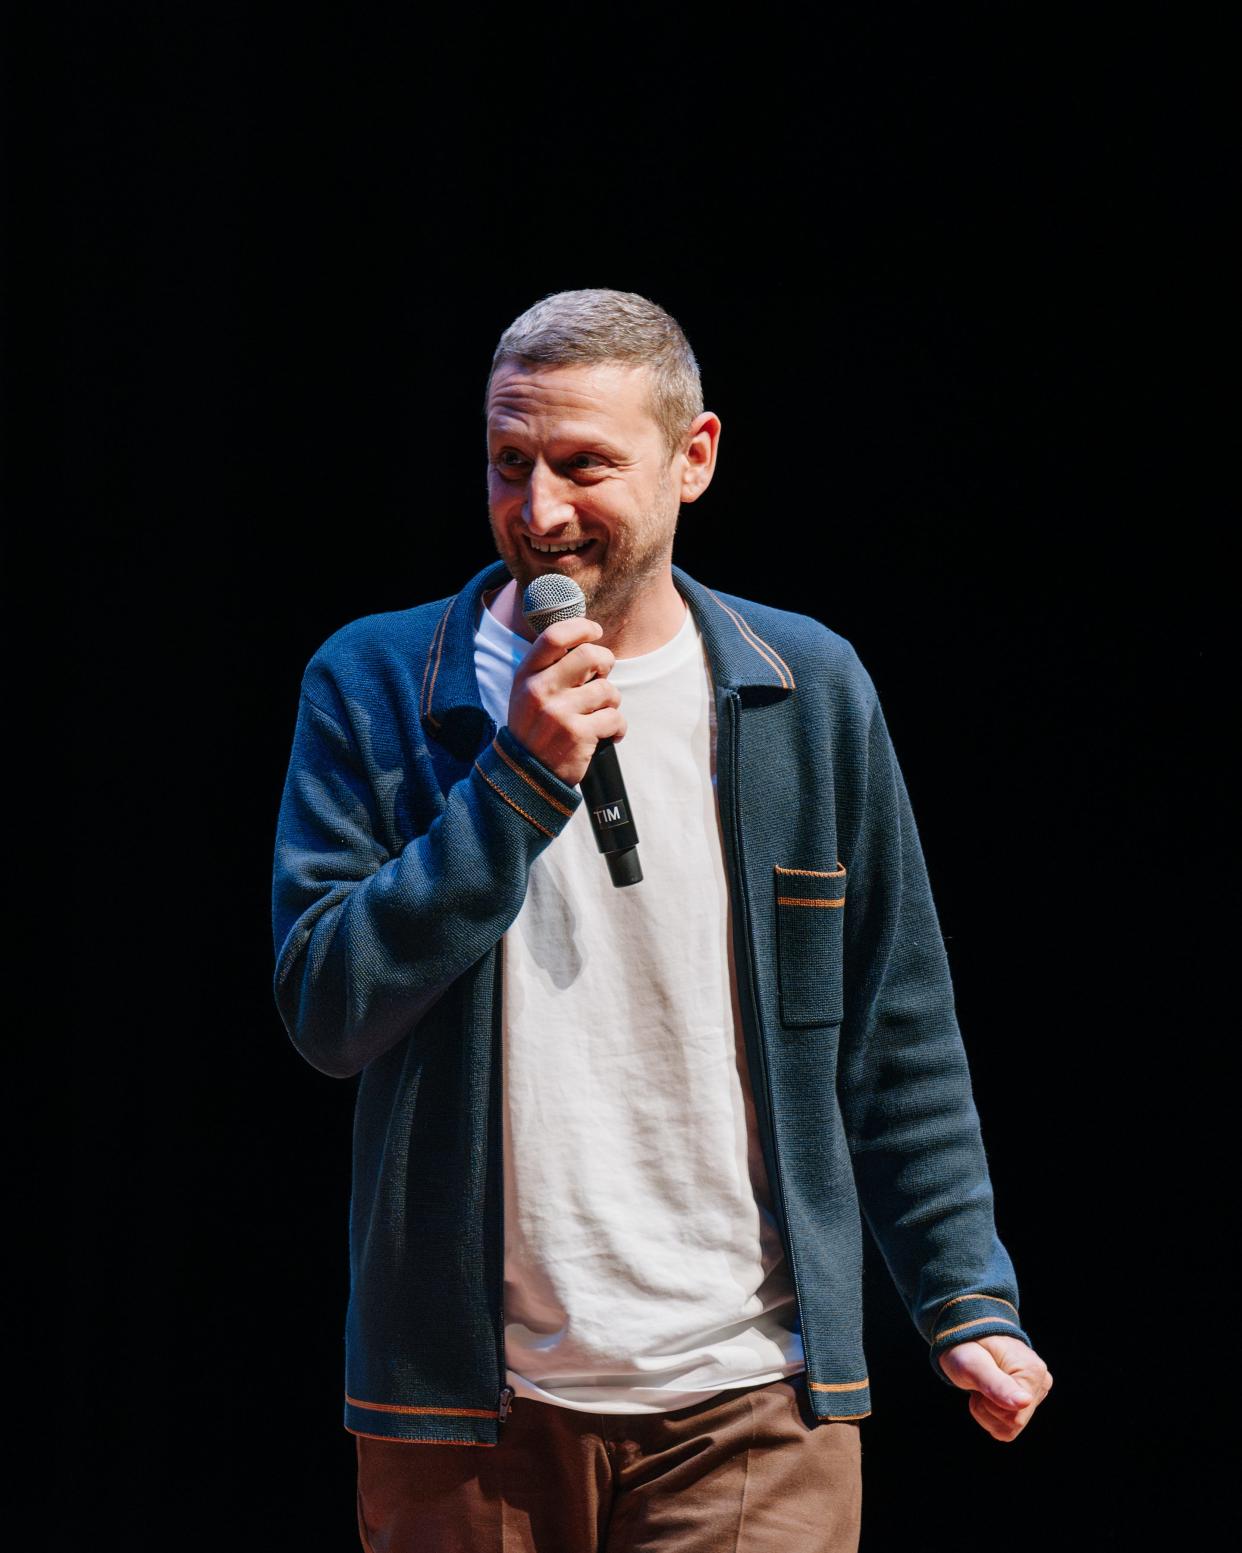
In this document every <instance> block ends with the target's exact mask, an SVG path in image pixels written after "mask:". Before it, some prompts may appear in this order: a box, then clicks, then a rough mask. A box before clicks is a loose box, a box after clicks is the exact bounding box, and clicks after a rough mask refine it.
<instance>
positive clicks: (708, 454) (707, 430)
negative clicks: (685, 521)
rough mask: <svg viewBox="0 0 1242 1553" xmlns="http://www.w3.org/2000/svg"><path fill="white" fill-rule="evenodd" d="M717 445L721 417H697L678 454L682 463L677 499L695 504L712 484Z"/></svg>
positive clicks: (709, 412)
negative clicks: (678, 497)
mask: <svg viewBox="0 0 1242 1553" xmlns="http://www.w3.org/2000/svg"><path fill="white" fill-rule="evenodd" d="M719 446H720V417H719V416H718V415H714V414H713V413H712V412H711V410H704V411H703V413H702V415H696V416H695V418H694V420H692V421H691V422H690V426H689V428H688V430H687V431H686V440H685V443H684V444H683V446H682V451H681V453H680V455H679V458H680V462H681V490H680V492H679V496H680V499H681V500H682V501H683V502H687V501H698V499H699V497H700V496H702V494H703V492H704V491H705V490H706V489H707V487H708V486H709V485H710V484H711V483H712V476H713V475H714V474H715V472H716V450H717V449H718V447H719Z"/></svg>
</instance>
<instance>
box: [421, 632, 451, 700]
mask: <svg viewBox="0 0 1242 1553" xmlns="http://www.w3.org/2000/svg"><path fill="white" fill-rule="evenodd" d="M449 608H450V609H451V608H452V605H450V606H449ZM447 619H448V610H447V609H446V610H445V611H444V613H443V614H442V615H441V616H440V618H439V620H437V621H436V628H435V630H434V631H433V632H432V633H431V641H430V642H429V643H428V644H427V662H426V663H425V664H424V665H423V687H422V689H421V690H420V691H419V693H418V710H419V711H420V712H421V713H422V715H423V716H424V717H429V716H430V715H431V700H430V698H429V696H428V695H427V676H428V674H430V673H431V649H432V648H433V647H434V646H435V645H436V638H437V637H438V636H439V634H440V631H441V628H442V627H443V625H444V622H445V621H446V620H447Z"/></svg>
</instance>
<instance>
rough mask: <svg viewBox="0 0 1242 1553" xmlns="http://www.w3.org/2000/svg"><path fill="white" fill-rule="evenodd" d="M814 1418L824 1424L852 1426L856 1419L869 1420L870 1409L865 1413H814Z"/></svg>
mask: <svg viewBox="0 0 1242 1553" xmlns="http://www.w3.org/2000/svg"><path fill="white" fill-rule="evenodd" d="M815 1416H816V1418H818V1419H820V1420H821V1421H822V1422H823V1423H826V1424H852V1423H853V1422H854V1420H855V1419H856V1418H870V1417H871V1409H870V1408H868V1409H867V1411H866V1412H865V1413H816V1415H815Z"/></svg>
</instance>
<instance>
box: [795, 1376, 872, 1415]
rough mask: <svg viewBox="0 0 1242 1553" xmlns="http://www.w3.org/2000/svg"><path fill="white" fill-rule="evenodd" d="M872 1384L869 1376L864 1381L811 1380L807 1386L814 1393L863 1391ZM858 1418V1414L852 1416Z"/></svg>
mask: <svg viewBox="0 0 1242 1553" xmlns="http://www.w3.org/2000/svg"><path fill="white" fill-rule="evenodd" d="M870 1382H871V1377H870V1375H868V1376H866V1378H865V1379H863V1380H835V1381H828V1380H809V1381H807V1385H808V1386H809V1387H810V1388H811V1390H812V1391H862V1390H863V1389H864V1387H866V1386H868V1385H869V1384H870ZM857 1416H858V1414H857V1413H854V1414H851V1417H854V1418H857Z"/></svg>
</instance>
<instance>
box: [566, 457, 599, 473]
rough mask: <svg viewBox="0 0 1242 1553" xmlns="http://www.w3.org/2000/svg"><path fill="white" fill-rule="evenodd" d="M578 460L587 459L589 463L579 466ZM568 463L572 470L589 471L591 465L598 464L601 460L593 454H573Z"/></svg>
mask: <svg viewBox="0 0 1242 1553" xmlns="http://www.w3.org/2000/svg"><path fill="white" fill-rule="evenodd" d="M579 459H587V460H589V461H590V462H588V463H585V464H580V463H579V462H578V460H579ZM569 462H570V465H571V467H572V468H574V469H589V468H590V466H591V463H596V464H599V463H602V462H603V460H602V459H600V458H598V457H597V456H596V455H595V454H594V453H575V454H574V456H573V457H572V458H571V459H570V460H569Z"/></svg>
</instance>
